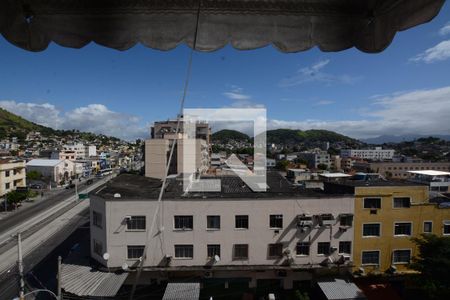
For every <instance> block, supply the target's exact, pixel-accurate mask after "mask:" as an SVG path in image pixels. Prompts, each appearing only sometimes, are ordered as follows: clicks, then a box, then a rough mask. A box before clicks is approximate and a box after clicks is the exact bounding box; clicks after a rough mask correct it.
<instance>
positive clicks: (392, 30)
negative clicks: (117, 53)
mask: <svg viewBox="0 0 450 300" xmlns="http://www.w3.org/2000/svg"><path fill="white" fill-rule="evenodd" d="M444 2H445V1H444V0H364V1H362V0H128V1H126V0H121V1H120V0H21V1H18V0H0V32H1V34H2V35H3V36H4V37H5V38H6V39H7V40H8V41H10V42H11V43H13V44H14V45H16V46H18V47H20V48H23V49H26V50H30V51H42V50H45V49H46V48H47V46H48V45H49V43H50V42H55V43H56V44H58V45H61V46H64V47H72V48H81V47H83V46H85V45H87V44H89V43H90V42H95V43H97V44H100V45H103V46H105V47H109V48H114V49H117V50H126V49H129V48H131V47H133V46H134V45H136V44H137V43H142V44H143V45H145V46H147V47H150V48H154V49H160V50H170V49H173V48H175V47H177V46H178V45H179V44H181V43H186V44H187V45H189V46H191V47H192V44H193V39H194V32H195V27H196V24H197V11H198V9H200V10H199V11H200V13H199V27H198V39H197V44H196V49H197V50H200V51H214V50H217V49H220V48H222V47H224V46H225V45H227V44H231V45H232V46H233V47H235V48H236V49H240V50H248V49H255V48H259V47H264V46H266V45H269V44H272V45H273V46H274V47H276V48H277V49H279V50H280V51H283V52H298V51H304V50H307V49H310V48H312V47H315V46H317V47H319V48H320V49H321V50H322V51H340V50H344V49H348V48H351V47H356V48H358V49H359V50H361V51H364V52H381V51H383V50H384V49H385V48H386V47H387V46H388V45H389V44H390V43H391V42H392V39H393V38H394V36H395V34H396V33H397V32H398V31H402V30H406V29H408V28H411V27H413V26H416V25H419V24H422V23H425V22H428V21H430V20H431V19H433V17H435V16H436V15H437V14H438V12H439V10H440V9H441V7H442V5H443V4H444Z"/></svg>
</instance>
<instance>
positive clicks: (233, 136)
mask: <svg viewBox="0 0 450 300" xmlns="http://www.w3.org/2000/svg"><path fill="white" fill-rule="evenodd" d="M211 138H212V141H213V142H216V143H228V142H229V141H237V142H248V141H250V137H249V136H248V135H246V134H245V133H242V132H239V131H236V130H230V129H223V130H220V131H217V132H215V133H213V134H212V136H211Z"/></svg>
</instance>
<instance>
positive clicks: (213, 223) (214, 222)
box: [206, 216, 220, 230]
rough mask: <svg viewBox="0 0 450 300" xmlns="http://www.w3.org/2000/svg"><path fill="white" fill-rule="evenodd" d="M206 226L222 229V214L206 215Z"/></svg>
mask: <svg viewBox="0 0 450 300" xmlns="http://www.w3.org/2000/svg"><path fill="white" fill-rule="evenodd" d="M206 228H207V229H215V230H219V229H220V216H207V217H206Z"/></svg>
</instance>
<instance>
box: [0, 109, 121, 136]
mask: <svg viewBox="0 0 450 300" xmlns="http://www.w3.org/2000/svg"><path fill="white" fill-rule="evenodd" d="M30 131H39V132H40V133H41V134H42V135H43V136H46V137H49V136H56V137H66V136H69V135H71V136H74V135H76V136H77V137H79V138H82V139H84V140H86V141H93V140H96V139H99V138H100V139H101V140H102V141H103V142H104V143H107V142H108V141H120V139H118V138H115V137H109V136H105V135H103V134H95V133H91V132H80V131H79V130H75V129H74V130H55V129H53V128H50V127H45V126H42V125H39V124H36V123H33V122H30V121H28V120H26V119H24V118H22V117H20V116H18V115H15V114H13V113H11V112H9V111H7V110H6V109H3V108H0V139H4V138H11V137H17V138H19V140H20V141H24V140H25V138H26V136H27V134H28V133H29V132H30Z"/></svg>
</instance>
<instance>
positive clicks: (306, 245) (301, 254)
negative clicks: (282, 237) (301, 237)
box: [295, 242, 311, 257]
mask: <svg viewBox="0 0 450 300" xmlns="http://www.w3.org/2000/svg"><path fill="white" fill-rule="evenodd" d="M299 244H302V245H299ZM299 246H300V248H302V247H307V248H305V249H308V254H303V253H299V252H298V249H299ZM310 254H311V243H310V242H297V244H296V245H295V255H296V256H300V257H302V256H304V257H306V256H309V255H310Z"/></svg>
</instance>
